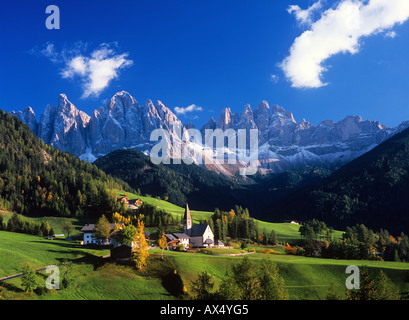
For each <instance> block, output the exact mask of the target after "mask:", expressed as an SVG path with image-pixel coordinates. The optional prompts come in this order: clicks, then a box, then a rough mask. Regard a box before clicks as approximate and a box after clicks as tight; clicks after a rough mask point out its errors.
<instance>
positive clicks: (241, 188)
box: [95, 149, 330, 217]
mask: <svg viewBox="0 0 409 320" xmlns="http://www.w3.org/2000/svg"><path fill="white" fill-rule="evenodd" d="M95 165H96V166H98V168H100V169H101V170H104V172H106V173H107V174H110V175H112V176H114V177H117V178H119V179H121V180H123V181H126V182H127V183H128V184H129V185H130V186H131V187H133V188H134V189H140V192H141V193H142V194H149V195H151V196H155V197H156V196H159V197H161V198H162V199H163V198H166V199H167V200H168V201H169V202H171V203H173V204H176V205H178V206H184V205H185V204H186V202H188V203H189V205H190V206H191V207H192V208H195V209H196V210H203V211H214V209H215V208H219V209H220V210H226V211H228V210H230V209H231V208H233V207H234V206H235V205H240V206H242V207H245V208H248V209H249V210H250V213H251V215H252V216H253V217H258V216H259V215H260V213H262V212H263V210H264V209H265V207H266V206H267V205H270V204H271V203H272V202H273V201H274V200H276V199H279V198H280V197H282V196H284V195H285V194H288V193H289V192H291V191H293V190H296V189H297V188H300V187H303V186H306V185H309V184H311V183H314V182H317V181H320V180H321V179H322V178H323V177H326V176H328V175H329V174H330V171H329V170H327V169H322V168H302V169H298V170H292V171H288V172H282V173H277V174H270V175H261V174H260V173H257V174H256V175H254V176H251V177H246V178H243V177H241V176H235V177H227V176H224V175H219V174H217V173H215V172H212V171H209V170H206V169H204V168H202V167H199V166H197V165H195V164H191V165H186V164H184V163H183V162H182V163H181V164H169V165H164V164H159V165H155V164H153V163H152V162H151V161H150V158H149V157H148V156H146V155H145V154H143V153H142V152H140V151H139V150H136V149H128V150H117V151H114V152H112V153H110V154H108V155H106V156H104V157H102V158H100V159H98V160H97V161H95Z"/></svg>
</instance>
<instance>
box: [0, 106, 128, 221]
mask: <svg viewBox="0 0 409 320" xmlns="http://www.w3.org/2000/svg"><path fill="white" fill-rule="evenodd" d="M114 188H116V189H125V190H130V191H131V190H132V189H131V188H130V187H129V186H128V185H127V184H126V183H124V182H122V181H120V180H119V179H116V178H113V177H110V176H108V175H106V174H105V173H104V172H103V171H101V170H99V169H98V168H97V167H96V166H95V165H93V164H89V163H87V162H85V161H80V160H79V159H78V158H76V157H75V156H73V155H71V154H68V153H63V152H61V151H60V150H58V149H56V148H54V147H52V146H49V145H46V144H45V143H44V142H43V141H42V140H41V139H39V138H38V137H37V136H36V135H35V134H34V133H32V131H31V130H30V128H29V127H28V126H26V125H25V124H23V123H22V122H21V121H20V120H18V119H17V118H16V117H14V116H11V115H9V114H8V113H7V112H4V111H0V208H1V209H7V210H11V211H15V212H17V213H22V214H25V215H38V216H44V215H53V216H67V217H68V216H98V215H101V214H103V213H110V212H112V211H114V210H117V209H118V204H117V203H116V201H115V194H114V193H112V194H110V193H109V192H108V191H107V190H108V189H114Z"/></svg>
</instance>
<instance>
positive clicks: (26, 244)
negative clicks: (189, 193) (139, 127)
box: [0, 191, 409, 300]
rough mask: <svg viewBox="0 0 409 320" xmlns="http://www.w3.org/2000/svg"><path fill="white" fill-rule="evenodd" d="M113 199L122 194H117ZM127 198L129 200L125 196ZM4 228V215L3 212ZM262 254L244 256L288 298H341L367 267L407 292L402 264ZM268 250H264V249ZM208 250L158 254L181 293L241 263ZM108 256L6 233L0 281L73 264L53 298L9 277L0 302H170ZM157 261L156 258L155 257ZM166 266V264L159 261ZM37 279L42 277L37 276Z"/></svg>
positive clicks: (1, 241) (287, 232)
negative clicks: (276, 273) (270, 270)
mask: <svg viewBox="0 0 409 320" xmlns="http://www.w3.org/2000/svg"><path fill="white" fill-rule="evenodd" d="M117 194H118V195H121V194H123V193H122V192H121V191H117ZM128 196H129V197H130V198H131V199H132V198H136V197H137V196H136V195H132V194H128ZM139 198H141V199H142V200H143V201H145V202H147V203H151V204H153V205H156V206H158V207H159V208H162V209H165V210H166V211H168V212H169V213H171V214H173V215H175V216H177V217H179V218H180V217H181V216H182V215H183V213H184V209H183V208H181V207H178V206H175V205H173V204H171V203H169V202H167V201H164V200H159V199H154V198H150V197H139ZM191 213H192V218H193V219H194V221H195V222H196V223H197V222H198V221H200V220H201V219H205V218H208V217H210V215H211V214H212V213H211V212H199V211H194V210H193V211H191ZM2 214H3V216H4V218H5V220H6V221H7V220H8V219H9V218H10V216H11V213H7V212H3V213H2ZM27 219H33V220H35V221H37V222H42V221H45V220H47V221H49V223H50V225H51V226H52V227H53V229H54V230H55V232H56V233H61V229H60V226H61V225H62V224H63V222H64V221H66V220H67V218H53V217H41V218H27ZM68 220H70V221H71V222H72V223H73V224H74V225H75V226H76V234H79V233H80V231H79V229H80V228H81V227H82V226H83V225H84V224H85V223H90V222H91V223H92V222H95V221H87V220H80V219H68ZM256 224H257V226H258V228H259V230H260V231H261V232H262V231H263V230H265V231H266V232H267V233H269V232H271V230H274V231H275V232H276V234H277V237H278V240H279V242H280V243H282V244H285V243H286V242H289V243H295V242H297V241H298V240H299V239H300V235H299V233H298V229H299V226H298V225H296V224H290V223H269V222H263V221H259V220H257V221H256ZM341 235H342V232H341V231H336V232H335V234H334V237H336V238H340V237H341ZM266 248H268V247H266V246H263V245H252V244H250V245H249V246H248V250H251V249H254V250H255V251H256V252H255V253H253V254H250V255H246V256H247V257H249V258H250V259H252V260H256V261H261V259H266V258H269V259H271V261H273V262H274V263H276V264H277V266H278V268H279V270H280V276H282V277H283V279H284V286H285V288H286V290H287V291H288V293H289V295H290V299H293V300H298V299H323V298H324V297H325V294H326V292H327V290H328V289H329V287H330V285H331V284H334V285H335V288H336V290H337V292H338V294H339V296H340V297H344V292H345V280H346V277H347V275H346V273H345V269H346V267H347V266H348V265H356V266H367V267H368V268H369V270H370V272H372V273H374V274H376V273H377V272H378V271H379V270H380V269H382V270H384V272H385V273H386V274H387V275H388V277H389V278H390V279H391V280H392V281H393V282H394V283H395V284H396V285H397V286H398V287H399V289H400V291H401V292H409V263H403V262H383V261H362V260H336V259H322V258H310V257H303V256H294V255H286V254H285V252H284V247H283V246H282V245H277V246H275V247H273V248H272V249H273V250H274V251H278V252H280V254H265V253H261V252H260V250H261V249H266ZM270 248H271V247H270ZM221 250H222V249H212V250H207V251H206V253H207V254H205V253H196V254H195V253H186V252H174V251H165V257H166V258H167V260H165V262H160V263H159V265H160V264H164V263H170V266H168V267H171V268H174V269H175V272H176V274H178V275H179V276H180V278H181V280H182V281H183V284H184V286H185V287H186V289H187V291H188V292H190V290H191V281H192V280H194V279H196V277H197V275H198V274H199V273H200V272H202V271H207V272H208V273H209V274H210V275H212V276H213V278H214V281H215V289H217V288H218V286H219V284H220V282H221V281H222V280H223V278H224V277H225V274H226V272H229V271H230V270H231V268H232V266H233V264H234V263H237V262H239V261H240V259H243V256H220V255H217V254H220V253H225V254H233V253H234V254H236V253H242V252H243V250H241V249H238V248H236V249H226V250H225V251H223V252H222V251H221ZM150 253H151V257H150V259H156V260H152V261H155V262H154V264H153V265H151V266H150V267H148V270H153V269H155V268H157V264H158V261H161V260H160V259H159V256H160V254H161V251H160V250H158V249H152V250H150ZM108 254H109V250H107V249H91V248H87V247H84V246H81V245H79V244H78V243H76V242H73V241H67V240H48V239H47V238H45V237H38V236H32V235H25V234H18V233H11V232H6V231H0V277H4V276H8V275H12V274H16V273H19V272H21V270H22V267H23V265H24V263H25V262H30V263H31V264H32V265H34V266H35V267H36V268H40V267H44V266H46V265H51V264H55V265H60V264H61V263H62V262H63V261H67V260H68V261H72V262H73V264H72V268H71V272H70V276H71V280H70V285H69V286H68V287H67V288H65V289H63V290H57V291H51V292H47V293H46V294H44V295H35V294H34V295H27V294H25V293H24V292H23V289H22V287H21V279H19V278H16V279H12V280H7V281H6V282H5V283H2V284H1V285H2V286H3V290H4V293H3V299H4V298H5V299H64V300H77V299H79V300H81V299H87V300H101V299H109V300H116V299H119V300H122V299H125V300H129V299H131V300H138V299H139V300H141V299H142V300H150V299H153V300H162V299H166V300H169V299H176V297H175V296H173V295H172V294H171V293H170V292H169V291H168V290H167V289H168V288H166V286H165V285H164V283H163V281H162V279H161V278H160V277H158V276H155V275H151V274H149V272H148V273H147V274H146V273H145V274H141V273H139V272H138V271H136V270H135V268H133V267H132V266H126V265H118V264H116V263H113V262H107V261H106V259H105V260H104V259H103V258H102V257H103V256H105V255H108ZM155 257H156V258H155ZM166 261H167V262H166ZM43 278H45V274H44V273H43Z"/></svg>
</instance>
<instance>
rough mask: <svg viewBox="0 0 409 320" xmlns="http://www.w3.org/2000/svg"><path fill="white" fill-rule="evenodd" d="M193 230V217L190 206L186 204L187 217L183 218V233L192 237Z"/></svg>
mask: <svg viewBox="0 0 409 320" xmlns="http://www.w3.org/2000/svg"><path fill="white" fill-rule="evenodd" d="M191 229H192V217H191V216H190V210H189V205H188V204H186V208H185V215H184V216H183V231H184V232H185V234H187V235H188V236H190V231H191Z"/></svg>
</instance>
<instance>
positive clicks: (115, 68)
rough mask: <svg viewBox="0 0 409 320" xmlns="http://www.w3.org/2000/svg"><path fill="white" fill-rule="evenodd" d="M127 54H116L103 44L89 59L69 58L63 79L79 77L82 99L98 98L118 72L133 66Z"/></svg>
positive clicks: (81, 56) (80, 56) (79, 56)
mask: <svg viewBox="0 0 409 320" xmlns="http://www.w3.org/2000/svg"><path fill="white" fill-rule="evenodd" d="M127 57H128V54H127V53H123V54H117V53H116V52H115V51H114V50H113V49H111V48H110V47H109V45H106V44H103V45H101V48H100V49H97V50H95V51H93V52H92V53H91V56H90V57H86V56H83V55H78V56H75V57H73V58H71V59H70V60H69V61H68V62H67V64H66V67H65V68H64V69H63V71H62V72H61V75H62V77H63V78H74V77H75V76H79V77H80V78H81V80H82V83H83V89H84V93H83V95H82V97H83V98H88V97H89V96H91V95H95V96H98V95H99V94H100V93H101V92H102V91H103V90H104V89H105V88H106V87H108V85H109V83H110V82H111V81H112V80H113V79H115V78H117V77H118V75H119V70H120V69H123V68H126V67H129V66H131V65H132V64H133V62H132V60H129V59H127Z"/></svg>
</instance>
